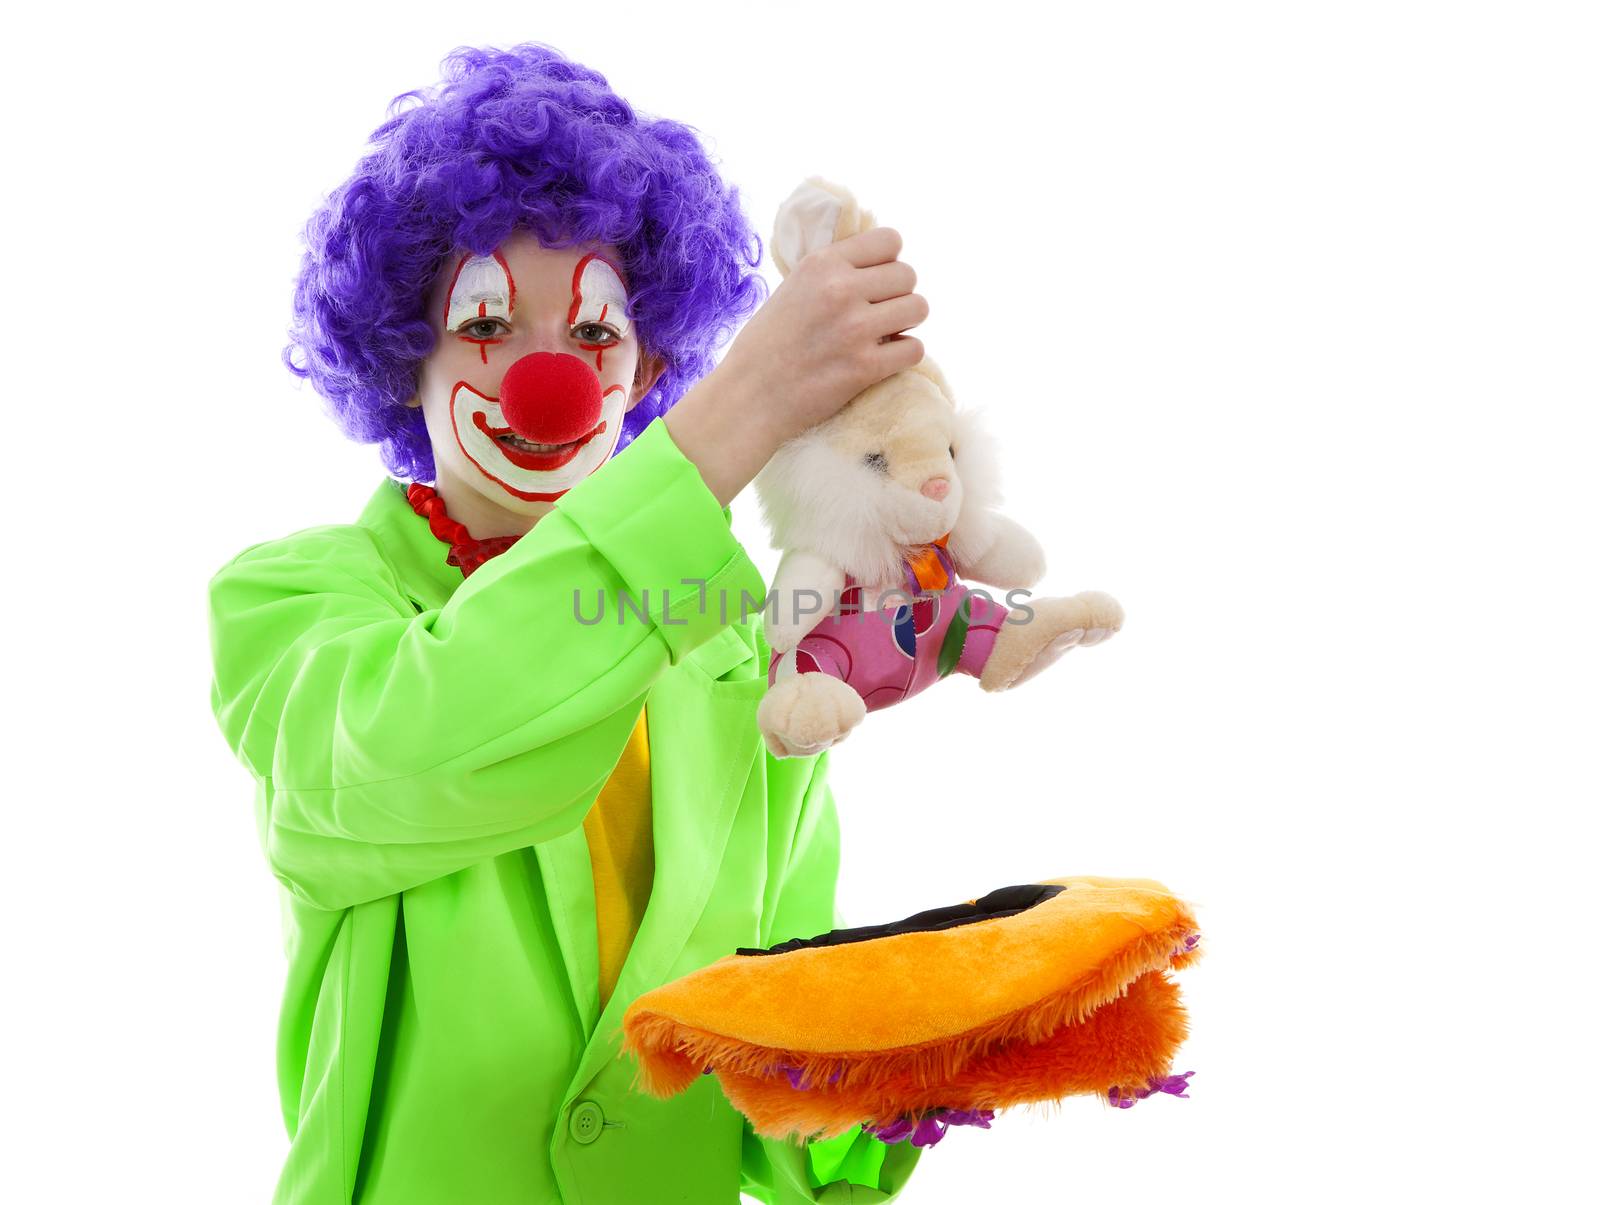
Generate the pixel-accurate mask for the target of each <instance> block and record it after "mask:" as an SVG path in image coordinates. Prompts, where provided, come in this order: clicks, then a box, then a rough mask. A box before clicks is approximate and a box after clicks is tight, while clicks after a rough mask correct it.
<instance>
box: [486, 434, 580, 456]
mask: <svg viewBox="0 0 1600 1205" xmlns="http://www.w3.org/2000/svg"><path fill="white" fill-rule="evenodd" d="M500 442H501V443H504V444H508V445H509V446H511V447H513V448H516V449H517V451H519V452H556V451H559V450H561V449H562V448H564V447H566V446H567V445H566V444H536V443H530V442H529V441H528V440H526V439H523V438H522V436H520V435H502V436H500Z"/></svg>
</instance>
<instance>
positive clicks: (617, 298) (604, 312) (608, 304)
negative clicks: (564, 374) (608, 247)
mask: <svg viewBox="0 0 1600 1205" xmlns="http://www.w3.org/2000/svg"><path fill="white" fill-rule="evenodd" d="M567 322H568V324H569V325H571V326H573V327H574V328H577V327H581V326H584V325H586V324H587V323H591V322H593V323H598V324H599V325H601V326H609V327H611V328H612V329H613V330H614V331H615V332H616V338H615V339H614V340H613V339H611V337H610V336H609V335H606V336H603V337H602V340H601V341H597V342H593V343H580V344H579V346H580V347H582V348H583V349H584V350H585V351H592V352H594V353H595V356H594V370H595V371H596V372H604V371H605V362H604V361H605V352H606V349H607V348H608V347H611V346H614V345H615V344H616V343H620V342H622V340H624V339H626V338H627V337H628V332H629V330H631V329H632V326H633V320H632V319H631V318H629V317H628V290H627V288H626V287H625V286H624V285H623V283H622V277H620V276H618V275H617V270H616V269H615V268H613V267H612V266H611V265H610V264H608V263H607V262H606V261H605V260H603V259H601V258H600V256H598V255H596V254H593V253H591V254H589V255H585V256H584V257H583V258H582V259H580V260H579V261H578V265H577V267H576V268H574V269H573V271H572V308H571V309H570V310H568V311H567ZM580 338H581V336H580ZM606 340H610V341H609V342H607V341H606Z"/></svg>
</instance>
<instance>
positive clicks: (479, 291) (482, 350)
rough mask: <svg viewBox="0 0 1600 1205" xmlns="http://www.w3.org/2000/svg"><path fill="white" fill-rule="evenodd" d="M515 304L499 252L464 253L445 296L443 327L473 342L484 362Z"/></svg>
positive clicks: (508, 271) (512, 285)
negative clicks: (490, 253) (502, 324)
mask: <svg viewBox="0 0 1600 1205" xmlns="http://www.w3.org/2000/svg"><path fill="white" fill-rule="evenodd" d="M516 304H517V286H516V282H515V281H513V280H512V279H511V269H510V267H508V266H507V264H506V261H505V257H504V256H503V255H501V254H500V252H498V251H496V252H495V253H494V254H493V255H468V256H464V257H463V258H462V260H461V262H460V263H458V264H457V265H456V275H455V279H454V280H452V281H451V282H450V292H449V295H448V296H447V297H446V298H445V303H444V329H445V330H446V331H449V332H451V333H453V334H456V335H458V336H459V337H460V338H462V339H464V340H466V341H467V342H468V343H476V344H477V345H478V351H479V354H480V355H481V356H482V357H483V362H484V363H485V364H487V363H488V362H489V348H491V347H493V346H494V345H495V344H497V343H499V342H500V335H501V333H503V328H502V327H501V326H500V323H501V322H510V321H511V311H512V310H513V309H515V308H516ZM496 320H498V321H496ZM475 324H481V325H475Z"/></svg>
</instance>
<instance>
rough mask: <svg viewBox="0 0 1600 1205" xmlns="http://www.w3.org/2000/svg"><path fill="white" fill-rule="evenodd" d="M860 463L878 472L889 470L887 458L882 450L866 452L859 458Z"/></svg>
mask: <svg viewBox="0 0 1600 1205" xmlns="http://www.w3.org/2000/svg"><path fill="white" fill-rule="evenodd" d="M861 463H862V464H864V465H866V466H867V467H868V468H869V469H873V470H874V471H876V472H879V473H887V472H888V471H889V458H888V457H887V456H885V455H884V454H883V453H882V452H868V453H867V454H866V455H865V456H863V457H862V458H861Z"/></svg>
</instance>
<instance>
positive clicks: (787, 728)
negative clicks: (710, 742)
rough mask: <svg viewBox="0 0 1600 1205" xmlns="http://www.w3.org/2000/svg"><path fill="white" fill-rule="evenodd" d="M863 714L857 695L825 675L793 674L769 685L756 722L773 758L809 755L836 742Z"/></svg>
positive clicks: (864, 713) (863, 709) (841, 683)
mask: <svg viewBox="0 0 1600 1205" xmlns="http://www.w3.org/2000/svg"><path fill="white" fill-rule="evenodd" d="M866 714H867V705H866V704H865V703H864V702H862V700H861V696H860V695H858V694H857V693H856V692H855V691H854V690H853V689H851V688H850V687H848V686H846V685H845V684H844V683H843V682H841V681H839V679H837V678H833V677H829V676H828V675H827V674H822V673H810V674H794V675H792V676H790V677H787V678H782V679H780V680H779V681H778V682H776V683H775V684H773V685H772V686H771V687H770V688H768V690H767V693H766V695H765V696H764V697H763V698H762V700H761V706H760V707H759V708H757V710H756V724H757V725H758V726H759V727H760V729H761V736H762V739H764V740H765V741H766V743H767V749H768V750H769V751H770V752H771V753H772V755H773V756H774V757H810V756H812V755H813V754H816V753H821V752H823V751H824V750H825V749H828V748H829V747H830V746H833V745H836V744H838V743H839V742H840V741H842V740H844V739H845V737H847V736H848V735H849V734H850V730H851V729H853V728H854V727H855V726H856V725H857V724H859V723H860V722H861V719H862V717H863V716H865V715H866Z"/></svg>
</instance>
